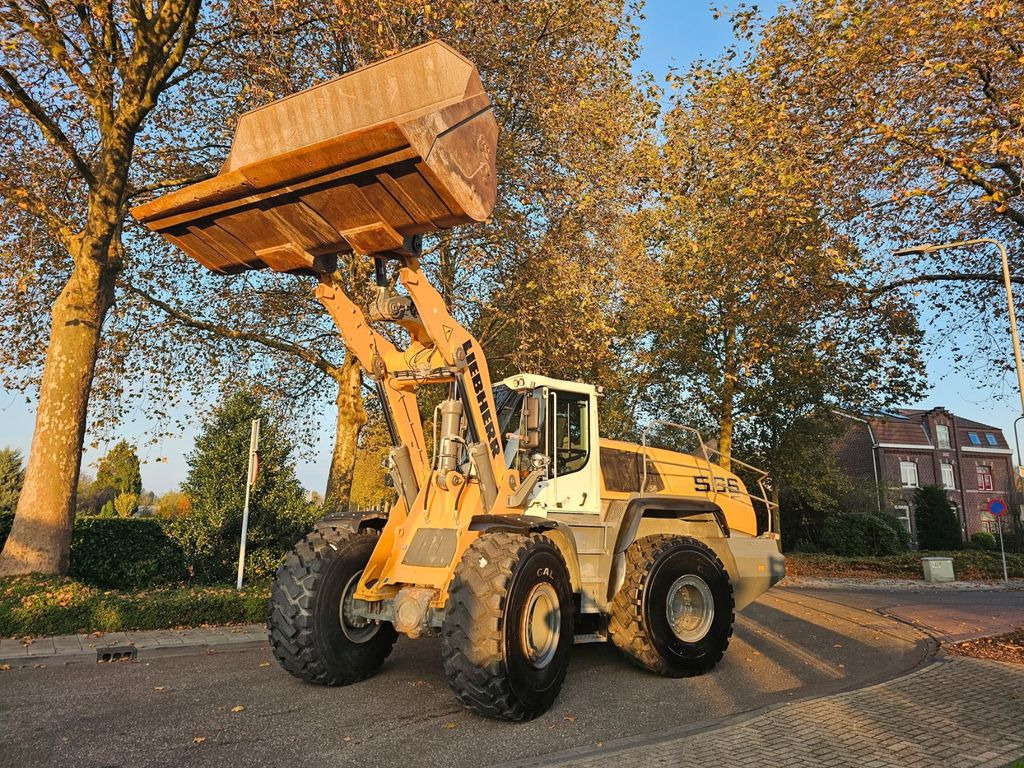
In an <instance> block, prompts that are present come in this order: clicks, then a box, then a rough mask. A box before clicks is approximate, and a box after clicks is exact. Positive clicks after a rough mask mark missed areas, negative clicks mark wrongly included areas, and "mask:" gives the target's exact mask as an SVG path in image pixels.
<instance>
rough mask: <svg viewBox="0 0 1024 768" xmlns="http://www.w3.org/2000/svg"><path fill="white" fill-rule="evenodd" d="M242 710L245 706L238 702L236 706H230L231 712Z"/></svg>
mask: <svg viewBox="0 0 1024 768" xmlns="http://www.w3.org/2000/svg"><path fill="white" fill-rule="evenodd" d="M243 710H245V707H243V706H242V705H241V704H238V705H237V706H234V707H232V708H231V711H232V712H242V711H243Z"/></svg>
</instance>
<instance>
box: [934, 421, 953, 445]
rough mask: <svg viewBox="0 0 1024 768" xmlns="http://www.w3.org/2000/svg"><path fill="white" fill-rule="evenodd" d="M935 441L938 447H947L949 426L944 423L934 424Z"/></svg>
mask: <svg viewBox="0 0 1024 768" xmlns="http://www.w3.org/2000/svg"><path fill="white" fill-rule="evenodd" d="M935 442H936V443H937V444H938V446H939V448H949V446H950V443H949V427H947V426H946V425H945V424H936V425H935Z"/></svg>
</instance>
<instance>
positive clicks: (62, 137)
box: [0, 65, 96, 188]
mask: <svg viewBox="0 0 1024 768" xmlns="http://www.w3.org/2000/svg"><path fill="white" fill-rule="evenodd" d="M0 80H2V81H3V83H4V85H6V86H7V88H8V89H9V90H4V89H0V97H3V99H4V101H6V102H7V103H8V104H10V105H11V106H12V107H14V108H15V109H19V110H21V111H22V112H24V113H25V115H27V116H28V117H29V119H31V120H32V122H34V123H35V124H36V125H37V126H38V127H39V130H40V131H42V132H43V136H45V137H46V140H47V141H49V142H50V143H51V144H52V145H53V146H54V147H55V148H57V149H59V150H60V151H61V152H63V153H64V154H65V155H67V157H68V159H69V160H71V164H72V165H74V166H75V170H76V171H78V174H79V175H80V176H81V177H82V178H83V179H84V180H85V183H86V184H88V185H89V187H90V188H93V187H95V186H96V176H95V175H94V174H93V172H92V168H90V167H89V164H88V163H86V162H85V160H84V159H83V158H82V156H81V155H79V154H78V150H77V149H75V146H74V144H72V143H71V140H70V139H69V138H68V137H67V135H66V134H65V133H64V131H63V130H61V127H60V126H59V125H57V123H56V122H55V121H54V120H53V118H51V117H50V116H49V115H48V114H47V113H46V110H45V109H43V107H42V105H41V104H40V103H39V102H38V101H36V100H35V99H33V98H32V97H31V96H29V95H28V93H27V92H26V91H25V89H24V88H22V87H21V83H19V82H18V79H17V78H16V77H15V76H14V75H13V74H12V73H11V72H10V70H8V69H7V68H6V67H4V66H2V65H0Z"/></svg>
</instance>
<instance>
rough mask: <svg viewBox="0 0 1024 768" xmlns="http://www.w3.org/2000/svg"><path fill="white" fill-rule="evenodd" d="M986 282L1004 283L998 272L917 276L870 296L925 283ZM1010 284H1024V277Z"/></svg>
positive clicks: (1011, 279) (874, 290)
mask: <svg viewBox="0 0 1024 768" xmlns="http://www.w3.org/2000/svg"><path fill="white" fill-rule="evenodd" d="M970 281H977V282H985V283H1002V282H1003V276H1002V275H1001V274H999V273H998V272H989V273H984V272H951V273H947V274H939V275H916V276H915V277H908V278H906V279H905V280H895V281H893V282H891V283H885V284H884V285H879V286H875V287H874V288H872V289H871V291H870V295H871V296H872V297H874V296H878V295H879V294H882V293H888V292H889V291H895V290H896V289H898V288H906V287H907V286H910V285H922V284H924V283H942V282H970ZM1010 282H1011V283H1016V284H1018V285H1021V284H1024V277H1015V276H1013V275H1011V276H1010Z"/></svg>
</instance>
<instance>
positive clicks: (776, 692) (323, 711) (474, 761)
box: [0, 589, 928, 768]
mask: <svg viewBox="0 0 1024 768" xmlns="http://www.w3.org/2000/svg"><path fill="white" fill-rule="evenodd" d="M927 650H928V648H927V643H926V642H925V641H924V640H923V639H922V637H921V636H920V635H919V634H918V633H916V632H915V631H913V630H911V629H910V628H908V627H906V626H905V625H903V624H899V623H897V622H894V621H892V620H891V619H885V618H882V617H879V616H877V615H875V614H872V613H868V612H865V611H863V610H862V609H860V608H856V607H855V608H849V607H846V606H843V605H839V604H837V603H835V602H828V601H825V600H822V599H820V598H818V597H815V596H812V595H809V594H805V593H803V592H801V591H798V590H782V589H777V590H773V592H771V593H769V594H768V595H766V596H764V597H763V598H762V599H761V600H760V601H759V602H758V603H756V604H755V605H753V606H750V607H749V608H748V609H747V610H746V611H745V612H744V613H743V614H742V615H741V616H740V618H739V621H738V623H737V629H736V635H735V637H734V639H733V642H732V644H731V646H730V648H729V651H728V653H727V654H726V658H725V660H724V661H723V662H722V664H720V665H719V667H717V668H716V669H715V670H714V671H713V672H712V673H711V674H709V675H706V676H703V677H701V678H696V679H690V680H668V679H664V678H660V677H657V676H653V675H650V674H647V673H645V672H643V671H641V670H638V669H636V668H634V667H632V666H631V665H629V664H628V663H626V662H625V661H624V660H623V659H622V658H621V657H620V656H619V655H618V653H617V652H616V651H615V649H614V648H612V647H610V646H607V645H585V646H577V647H576V649H575V655H574V657H573V662H572V666H571V667H570V670H569V676H568V679H567V681H566V685H565V687H564V688H563V691H562V695H561V697H560V699H559V701H558V702H557V704H556V706H555V708H554V709H553V710H552V711H550V712H548V713H547V714H546V715H544V716H543V717H541V718H539V719H537V720H535V721H533V722H531V723H525V724H509V723H499V722H494V721H490V720H486V719H483V718H480V717H477V716H475V715H472V714H470V713H468V712H466V711H465V710H463V709H462V708H461V707H460V706H459V705H458V703H457V702H456V701H455V699H454V697H453V696H452V694H451V692H450V691H449V690H448V687H447V685H446V684H445V681H444V677H443V671H442V668H441V660H440V649H439V647H438V641H436V640H418V641H409V640H406V639H404V638H403V639H402V640H400V641H399V643H398V645H397V646H396V648H395V651H394V653H393V654H392V657H391V658H390V659H389V661H388V663H387V664H386V665H385V667H384V669H383V670H382V672H381V674H379V675H378V676H377V677H375V678H373V679H371V680H368V681H366V682H364V683H361V684H358V685H355V686H351V687H348V688H336V689H327V688H318V687H315V686H309V685H306V684H303V683H301V682H299V681H297V680H295V679H293V678H291V677H290V676H288V675H287V674H286V673H284V672H283V671H282V670H281V669H280V668H278V666H277V665H276V664H275V663H271V657H270V654H269V653H268V652H267V651H265V650H261V651H249V652H236V653H225V654H216V655H209V656H195V657H179V658H170V659H160V660H154V661H151V662H148V663H138V662H136V663H132V662H128V663H116V664H107V665H90V664H77V665H68V666H63V667H48V668H44V669H24V670H11V671H7V672H2V673H0V765H2V766H8V765H9V766H18V768H28V767H29V766H35V765H57V766H64V765H67V766H71V765H74V766H76V768H94V767H95V768H98V767H99V766H104V767H108V766H133V767H134V766H167V765H181V766H192V765H196V766H198V765H219V766H251V765H265V766H289V768H299V767H300V766H317V768H320V767H321V766H324V765H353V766H360V768H374V767H375V766H392V765H416V766H424V767H428V766H452V767H454V768H459V767H461V766H480V765H492V764H497V763H506V762H509V761H516V760H524V759H527V758H529V757H535V756H538V755H545V754H549V753H552V752H559V751H562V750H566V749H570V748H578V747H585V746H594V745H596V744H598V743H603V742H605V741H609V740H613V739H618V738H622V737H625V736H633V735H635V734H638V733H653V732H657V731H660V730H664V729H670V728H678V727H679V726H681V725H686V724H688V723H698V722H700V721H704V720H708V719H713V718H719V717H723V716H727V715H732V714H736V713H740V712H745V711H749V710H754V709H757V708H760V707H763V706H766V705H769V704H773V703H778V702H782V701H793V700H796V699H799V698H804V697H808V696H817V695H822V694H825V693H830V692H835V691H839V690H847V689H850V688H857V687H861V686H863V685H866V684H869V683H872V682H876V681H879V680H884V679H888V678H891V677H893V676H895V675H897V674H900V673H902V672H903V671H905V670H908V669H911V668H913V667H915V666H916V665H918V664H919V663H920V662H921V661H922V660H923V659H924V658H925V657H926V655H927ZM235 707H244V709H242V710H240V711H237V712H233V711H232V709H233V708H235ZM194 742H198V743H194Z"/></svg>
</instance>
